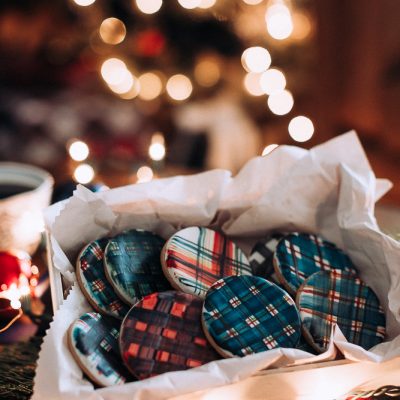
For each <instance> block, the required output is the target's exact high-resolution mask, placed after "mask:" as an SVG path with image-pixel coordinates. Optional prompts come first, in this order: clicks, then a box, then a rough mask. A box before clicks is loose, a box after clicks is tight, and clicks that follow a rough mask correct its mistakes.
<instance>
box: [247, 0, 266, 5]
mask: <svg viewBox="0 0 400 400" xmlns="http://www.w3.org/2000/svg"><path fill="white" fill-rule="evenodd" d="M262 1H263V0H243V2H244V3H246V4H249V5H251V6H255V5H256V4H260V3H261V2H262Z"/></svg>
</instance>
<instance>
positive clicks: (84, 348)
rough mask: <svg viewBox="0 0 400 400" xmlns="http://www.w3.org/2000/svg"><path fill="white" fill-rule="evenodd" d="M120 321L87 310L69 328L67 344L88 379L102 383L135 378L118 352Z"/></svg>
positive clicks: (119, 381)
mask: <svg viewBox="0 0 400 400" xmlns="http://www.w3.org/2000/svg"><path fill="white" fill-rule="evenodd" d="M119 328H120V322H119V321H118V320H116V319H113V318H108V317H103V316H102V315H101V314H98V313H87V314H84V315H82V316H81V317H80V318H78V319H77V320H75V321H74V322H73V323H72V324H71V326H70V328H69V330H68V334H67V335H68V347H69V349H70V352H71V354H72V356H73V357H74V359H75V361H76V362H77V364H78V365H79V367H80V368H81V370H82V371H83V372H84V373H85V374H86V375H87V376H88V378H89V379H90V380H91V381H93V382H94V383H95V384H97V385H99V386H112V385H121V384H123V383H125V382H129V381H131V380H132V377H131V376H130V374H129V372H128V371H127V370H126V368H125V367H124V366H123V363H122V360H121V356H120V351H119V343H118V339H119Z"/></svg>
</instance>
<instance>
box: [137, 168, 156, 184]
mask: <svg viewBox="0 0 400 400" xmlns="http://www.w3.org/2000/svg"><path fill="white" fill-rule="evenodd" d="M136 176H137V183H144V182H150V181H151V180H152V179H153V176H154V173H153V170H152V169H151V168H150V167H147V166H143V167H140V168H139V169H138V170H137V172H136Z"/></svg>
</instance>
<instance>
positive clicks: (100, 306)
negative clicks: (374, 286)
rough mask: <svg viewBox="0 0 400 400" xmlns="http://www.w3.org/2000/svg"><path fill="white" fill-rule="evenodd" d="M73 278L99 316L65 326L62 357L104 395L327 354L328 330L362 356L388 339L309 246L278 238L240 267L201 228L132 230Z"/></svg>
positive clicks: (352, 279) (339, 257)
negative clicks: (222, 369)
mask: <svg viewBox="0 0 400 400" xmlns="http://www.w3.org/2000/svg"><path fill="white" fill-rule="evenodd" d="M76 275H77V280H78V283H79V286H80V287H81V289H82V292H83V294H84V295H85V297H86V298H87V300H88V301H89V303H90V304H91V305H92V307H93V308H94V310H95V311H96V312H93V313H87V314H85V315H83V316H81V317H80V318H79V319H77V320H76V321H74V322H73V323H72V325H71V327H70V329H69V332H68V343H69V348H70V350H71V353H72V355H73V356H74V358H75V360H76V361H77V363H78V365H79V366H80V367H81V369H82V370H83V372H84V373H85V374H86V375H87V376H88V377H89V378H90V379H91V380H92V381H93V382H94V383H95V384H97V385H99V386H110V385H114V384H121V383H125V382H128V381H131V380H135V379H145V378H148V377H151V376H154V375H158V374H161V373H164V372H170V371H178V370H184V369H188V368H191V367H196V366H200V365H202V364H205V363H208V362H210V361H213V360H217V359H219V358H221V356H222V357H235V356H240V357H243V356H246V355H249V354H254V353H258V352H262V351H267V350H270V349H274V348H277V347H288V348H298V349H304V350H307V351H314V352H323V351H325V350H326V349H327V346H328V344H329V340H330V336H331V331H332V327H333V326H334V324H337V325H339V327H340V329H341V330H342V332H343V334H344V335H345V337H346V338H347V340H348V341H349V342H352V343H355V344H358V345H360V346H362V347H364V348H366V349H369V348H370V347H372V346H374V345H375V344H378V343H380V342H381V341H382V340H383V339H384V335H385V318H384V314H383V311H382V309H381V307H380V305H379V302H378V299H377V297H376V295H375V294H374V293H373V291H372V290H371V289H370V288H368V287H367V286H366V285H365V284H364V283H362V282H361V280H360V279H359V278H358V277H357V271H356V269H355V268H354V266H353V264H352V262H351V260H350V259H349V258H348V257H347V256H346V255H345V254H344V253H343V252H342V251H341V250H340V249H338V248H337V247H336V246H335V245H333V244H332V243H329V242H326V241H324V240H323V239H322V238H320V237H318V236H315V235H309V234H301V233H292V234H289V235H285V236H283V235H274V236H273V237H269V238H266V239H265V240H263V241H261V242H260V243H257V244H256V246H255V247H254V249H253V251H252V253H251V255H250V258H249V259H247V258H246V256H245V254H244V253H243V251H242V250H241V249H240V248H239V247H238V246H237V245H236V244H235V243H234V242H233V241H231V240H230V239H228V238H227V237H225V236H224V235H223V234H221V233H219V232H216V231H213V230H211V229H208V228H203V227H190V228H186V229H183V230H181V231H179V232H177V233H176V234H174V235H173V236H172V237H171V238H169V239H168V241H166V242H165V241H164V240H163V239H162V238H161V237H159V236H157V235H155V234H153V233H151V232H146V231H143V230H131V231H128V232H124V233H122V234H120V235H117V236H115V237H113V238H104V239H100V240H96V241H94V242H92V243H90V244H88V245H87V246H86V247H85V248H84V249H83V250H82V251H81V253H80V254H79V256H78V260H77V267H76ZM121 320H122V322H121Z"/></svg>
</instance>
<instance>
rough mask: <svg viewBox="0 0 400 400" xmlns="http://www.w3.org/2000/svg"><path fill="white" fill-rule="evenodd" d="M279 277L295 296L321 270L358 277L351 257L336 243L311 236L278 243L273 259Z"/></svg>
mask: <svg viewBox="0 0 400 400" xmlns="http://www.w3.org/2000/svg"><path fill="white" fill-rule="evenodd" d="M273 264H274V268H275V272H276V276H277V278H278V280H279V282H280V283H281V284H282V285H283V286H284V288H285V289H286V290H287V291H288V292H289V293H290V294H292V295H293V296H294V295H296V292H297V289H298V288H299V287H300V285H301V284H302V283H303V282H304V281H305V280H306V279H307V278H308V277H309V276H311V275H312V274H314V273H315V272H318V271H321V270H322V271H330V270H332V269H338V270H343V271H348V272H352V273H354V274H357V271H356V270H355V267H354V265H353V263H352V262H351V260H350V258H349V257H348V256H347V255H346V254H345V253H344V252H343V251H342V250H340V249H339V248H337V247H336V246H335V245H334V244H333V243H330V242H327V241H326V240H324V239H322V238H321V237H320V236H317V235H311V234H308V233H291V234H289V235H287V236H284V237H283V238H282V239H281V240H280V241H279V243H278V245H277V247H276V250H275V254H274V260H273Z"/></svg>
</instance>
